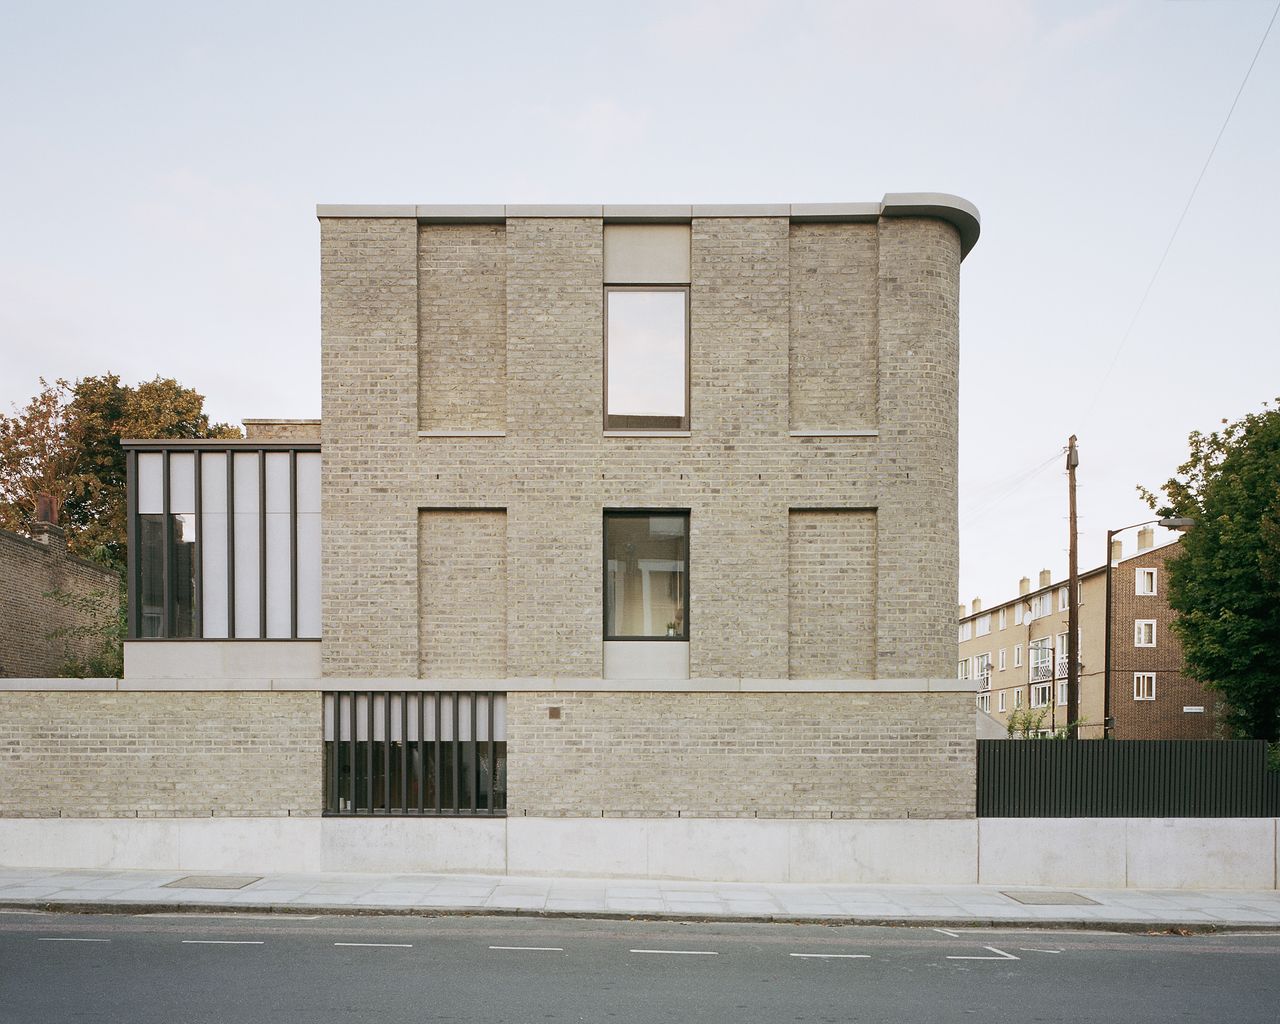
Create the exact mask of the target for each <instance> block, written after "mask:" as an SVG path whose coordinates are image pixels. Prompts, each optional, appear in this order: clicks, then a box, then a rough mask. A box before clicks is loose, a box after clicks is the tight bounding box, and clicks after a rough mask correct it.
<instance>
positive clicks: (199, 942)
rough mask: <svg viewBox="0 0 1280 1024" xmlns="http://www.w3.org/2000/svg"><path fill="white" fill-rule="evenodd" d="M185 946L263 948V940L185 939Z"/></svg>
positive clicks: (183, 942) (183, 941)
mask: <svg viewBox="0 0 1280 1024" xmlns="http://www.w3.org/2000/svg"><path fill="white" fill-rule="evenodd" d="M182 944H183V945H184V946H261V945H262V940H261V939H183V940H182Z"/></svg>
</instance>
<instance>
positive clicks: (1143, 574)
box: [1134, 569, 1156, 597]
mask: <svg viewBox="0 0 1280 1024" xmlns="http://www.w3.org/2000/svg"><path fill="white" fill-rule="evenodd" d="M1155 592H1156V571H1155V570H1154V569H1139V570H1138V575H1137V578H1136V579H1135V581H1134V593H1136V594H1137V595H1138V596H1139V597H1150V596H1152V595H1153V594H1155Z"/></svg>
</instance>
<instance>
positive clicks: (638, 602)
mask: <svg viewBox="0 0 1280 1024" xmlns="http://www.w3.org/2000/svg"><path fill="white" fill-rule="evenodd" d="M604 523H605V566H606V581H605V632H606V635H607V636H610V637H630V636H650V637H656V636H661V637H667V636H669V637H678V638H680V639H686V638H687V632H686V628H685V608H684V589H685V573H686V571H687V569H686V558H687V546H688V525H689V520H688V517H687V516H685V515H641V516H636V515H606V516H605V521H604Z"/></svg>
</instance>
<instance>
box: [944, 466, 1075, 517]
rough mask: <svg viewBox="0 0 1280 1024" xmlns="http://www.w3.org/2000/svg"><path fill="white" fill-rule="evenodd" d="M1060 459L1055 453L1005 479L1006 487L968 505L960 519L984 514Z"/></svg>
mask: <svg viewBox="0 0 1280 1024" xmlns="http://www.w3.org/2000/svg"><path fill="white" fill-rule="evenodd" d="M1061 457H1062V452H1061V451H1056V452H1054V453H1053V454H1052V455H1050V456H1049V457H1048V458H1047V459H1045V460H1044V462H1041V463H1040V464H1039V465H1037V466H1032V467H1031V468H1030V469H1028V470H1025V471H1023V472H1022V473H1019V474H1018V475H1017V476H1015V477H1006V478H1005V479H1006V480H1008V481H1009V482H1008V486H1006V487H1004V488H1003V489H1002V490H999V491H997V492H996V493H995V494H984V495H983V496H982V497H980V498H979V499H978V500H977V501H975V502H974V503H973V504H972V505H970V506H969V507H968V508H967V509H965V510H963V511H962V512H961V513H960V518H961V519H962V520H964V519H968V518H971V517H973V516H975V515H977V514H978V513H979V512H985V511H986V510H987V509H988V508H990V507H991V506H992V505H995V504H996V503H997V502H999V501H1001V500H1002V499H1003V498H1005V497H1007V496H1008V495H1010V494H1012V493H1013V492H1014V491H1016V490H1017V489H1018V488H1019V487H1021V486H1023V485H1024V484H1027V483H1029V482H1030V481H1031V480H1032V479H1033V478H1034V477H1036V476H1039V475H1040V474H1041V473H1042V472H1044V471H1045V470H1046V469H1048V468H1049V467H1050V466H1051V465H1053V463H1055V462H1057V461H1058V459H1060V458H1061ZM995 486H996V487H1000V484H996V485H995Z"/></svg>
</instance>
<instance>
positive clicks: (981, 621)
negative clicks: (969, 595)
mask: <svg viewBox="0 0 1280 1024" xmlns="http://www.w3.org/2000/svg"><path fill="white" fill-rule="evenodd" d="M990 632H991V613H990V612H988V613H987V614H986V615H979V616H978V619H977V626H976V627H975V629H974V635H975V636H986V635H987V634H988V633H990Z"/></svg>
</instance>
